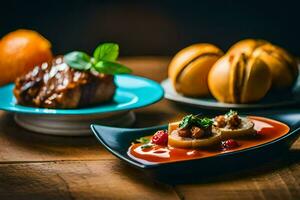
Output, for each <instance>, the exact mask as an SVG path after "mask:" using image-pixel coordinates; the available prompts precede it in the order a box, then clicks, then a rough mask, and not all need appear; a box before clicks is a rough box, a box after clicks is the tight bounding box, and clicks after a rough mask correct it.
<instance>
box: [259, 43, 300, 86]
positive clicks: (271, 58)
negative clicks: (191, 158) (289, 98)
mask: <svg viewBox="0 0 300 200" xmlns="http://www.w3.org/2000/svg"><path fill="white" fill-rule="evenodd" d="M255 51H258V54H260V58H261V59H262V60H263V61H264V62H265V63H266V64H267V65H268V67H269V69H270V70H271V74H272V88H273V89H275V90H281V91H282V90H287V91H288V90H290V89H291V88H292V87H293V85H294V83H295V81H296V80H297V77H298V73H299V72H298V64H297V61H296V59H295V58H294V57H293V56H292V55H290V54H289V53H288V52H287V51H286V50H284V49H282V48H280V47H278V46H275V45H272V44H265V45H262V46H260V47H259V48H257V49H256V50H255Z"/></svg>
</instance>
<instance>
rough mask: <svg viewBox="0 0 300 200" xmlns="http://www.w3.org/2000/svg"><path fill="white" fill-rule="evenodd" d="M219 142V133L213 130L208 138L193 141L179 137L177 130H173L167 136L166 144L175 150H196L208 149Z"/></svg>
mask: <svg viewBox="0 0 300 200" xmlns="http://www.w3.org/2000/svg"><path fill="white" fill-rule="evenodd" d="M220 141H221V132H219V131H218V130H215V131H214V132H213V133H212V135H211V136H210V137H207V138H202V139H193V138H186V137H180V136H179V135H178V131H177V130H173V131H172V132H171V133H170V134H169V139H168V144H169V145H170V146H172V147H176V148H185V149H197V148H202V147H210V146H212V145H215V144H217V143H219V142H220Z"/></svg>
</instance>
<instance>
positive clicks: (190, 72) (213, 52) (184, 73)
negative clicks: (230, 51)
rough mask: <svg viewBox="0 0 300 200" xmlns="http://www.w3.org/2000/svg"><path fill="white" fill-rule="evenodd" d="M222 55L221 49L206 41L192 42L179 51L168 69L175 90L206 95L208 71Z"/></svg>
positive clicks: (193, 94)
mask: <svg viewBox="0 0 300 200" xmlns="http://www.w3.org/2000/svg"><path fill="white" fill-rule="evenodd" d="M222 55H223V52H222V50H221V49H219V48H218V47H216V46H214V45H212V44H206V43H200V44H194V45H191V46H189V47H186V48H184V49H182V50H181V51H179V52H178V53H177V54H176V55H175V57H174V58H173V59H172V61H171V63H170V65H169V70H168V74H169V78H170V79H171V81H172V84H173V86H174V88H175V90H176V91H177V92H178V93H181V94H183V95H186V96H206V95H208V94H209V89H208V85H207V76H208V73H209V71H210V69H211V67H212V65H213V64H214V63H215V62H216V61H217V60H218V59H219V58H220V57H221V56H222Z"/></svg>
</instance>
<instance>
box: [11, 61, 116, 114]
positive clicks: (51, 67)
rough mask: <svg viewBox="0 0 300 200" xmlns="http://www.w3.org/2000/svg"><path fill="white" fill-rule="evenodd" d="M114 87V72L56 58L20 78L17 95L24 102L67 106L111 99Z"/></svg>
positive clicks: (17, 84)
mask: <svg viewBox="0 0 300 200" xmlns="http://www.w3.org/2000/svg"><path fill="white" fill-rule="evenodd" d="M115 90H116V86H115V84H114V77H113V76H112V75H107V74H99V73H98V72H94V71H79V70H76V69H73V68H71V67H69V66H68V65H67V64H66V63H65V62H64V61H63V57H57V58H56V59H54V60H53V61H52V62H51V63H43V64H42V65H41V66H37V67H35V68H34V69H33V70H32V71H30V72H29V73H27V74H26V75H23V76H21V77H19V78H18V79H17V80H16V82H15V88H14V95H15V97H16V99H17V102H18V103H19V104H21V105H25V106H34V107H42V108H62V109H64V108H77V107H85V106H89V105H95V104H99V103H103V102H107V101H110V100H111V99H112V98H113V95H114V93H115Z"/></svg>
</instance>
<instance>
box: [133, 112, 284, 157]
mask: <svg viewBox="0 0 300 200" xmlns="http://www.w3.org/2000/svg"><path fill="white" fill-rule="evenodd" d="M249 119H250V120H251V121H253V122H254V124H255V125H254V129H255V130H256V131H257V133H258V136H253V137H249V138H241V139H235V141H237V142H238V144H239V146H238V147H236V148H234V149H231V150H223V149H222V148H221V145H220V146H216V147H213V148H210V149H180V148H174V147H171V146H168V147H164V146H159V145H155V146H153V147H150V148H144V149H142V148H141V145H142V144H140V143H138V144H133V145H131V146H130V148H129V150H128V155H129V156H131V157H132V158H134V159H136V160H139V161H141V162H159V163H166V162H175V161H180V160H191V159H199V158H205V157H210V156H215V155H218V154H223V153H226V152H232V151H238V150H242V149H247V148H249V147H253V146H257V145H260V144H265V143H268V142H271V141H273V140H276V139H277V138H280V137H282V136H283V135H285V134H287V133H288V132H289V130H290V128H289V127H288V126H287V125H285V124H283V123H281V122H278V121H275V120H271V119H267V118H263V117H255V116H250V117H249ZM149 137H151V136H149Z"/></svg>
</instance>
